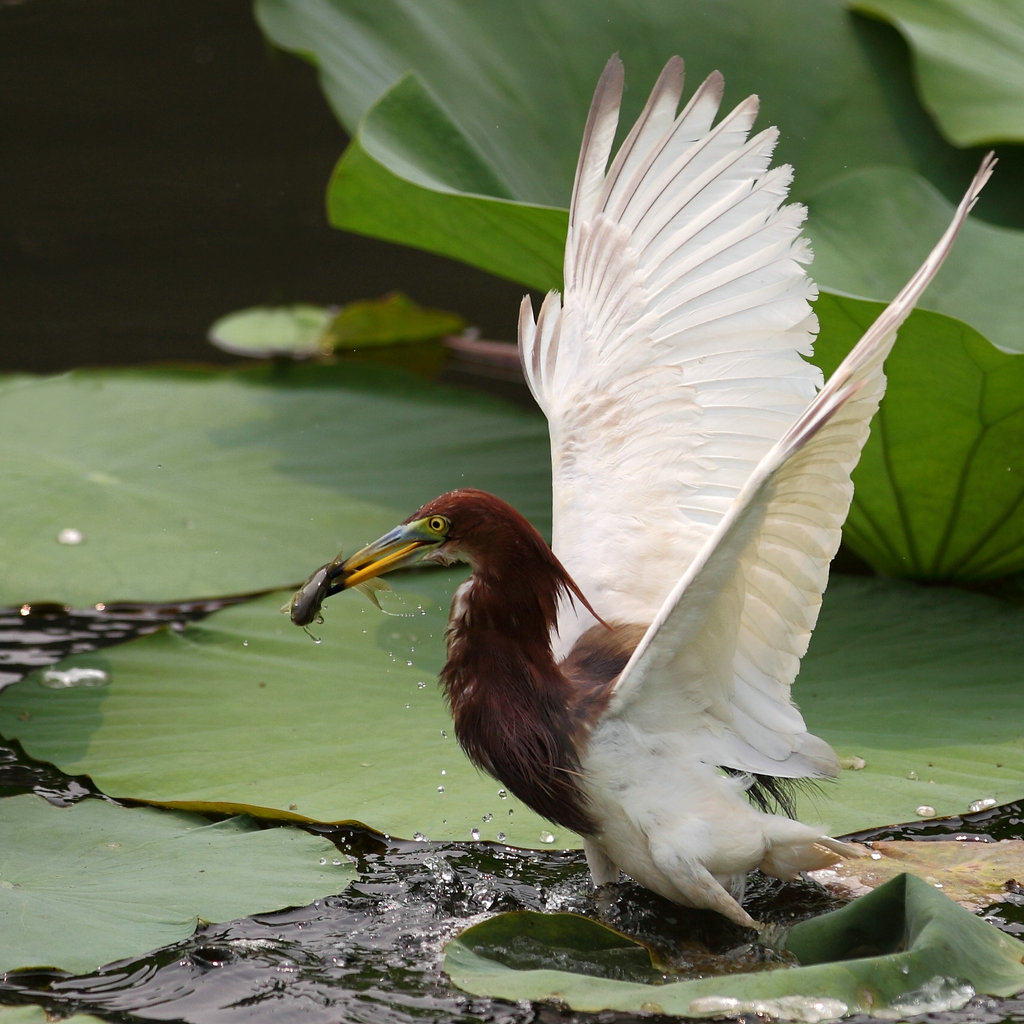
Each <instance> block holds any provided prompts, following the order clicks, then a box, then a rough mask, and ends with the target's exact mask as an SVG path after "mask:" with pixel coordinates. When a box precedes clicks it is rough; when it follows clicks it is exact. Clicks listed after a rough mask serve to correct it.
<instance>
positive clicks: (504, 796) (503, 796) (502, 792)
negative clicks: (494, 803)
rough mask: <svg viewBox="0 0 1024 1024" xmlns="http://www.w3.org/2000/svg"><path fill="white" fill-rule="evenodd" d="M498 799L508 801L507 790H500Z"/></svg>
mask: <svg viewBox="0 0 1024 1024" xmlns="http://www.w3.org/2000/svg"><path fill="white" fill-rule="evenodd" d="M498 799H499V800H507V799H508V793H506V792H505V790H503V789H499V790H498Z"/></svg>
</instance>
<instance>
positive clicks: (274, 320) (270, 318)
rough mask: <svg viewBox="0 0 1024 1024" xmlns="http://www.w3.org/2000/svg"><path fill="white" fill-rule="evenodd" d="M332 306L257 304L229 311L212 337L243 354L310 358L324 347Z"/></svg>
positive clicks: (214, 327)
mask: <svg viewBox="0 0 1024 1024" xmlns="http://www.w3.org/2000/svg"><path fill="white" fill-rule="evenodd" d="M330 319H331V310H329V309H325V308H324V307H323V306H310V305H296V306H254V307H253V308H251V309H240V310H238V311H237V312H235V313H228V314H227V316H222V317H221V318H220V319H219V320H217V321H216V322H215V323H214V324H213V325H212V326H211V327H210V330H209V339H210V341H211V342H212V343H213V344H214V345H216V346H217V348H220V349H223V350H224V351H225V352H232V353H234V354H235V355H240V356H254V357H256V358H258V359H265V358H267V357H269V356H291V357H292V358H293V359H308V358H309V357H310V356H315V355H317V354H318V353H319V352H320V351H321V350H322V347H323V345H322V340H321V338H322V335H323V332H324V328H325V327H326V326H327V324H328V322H329V321H330Z"/></svg>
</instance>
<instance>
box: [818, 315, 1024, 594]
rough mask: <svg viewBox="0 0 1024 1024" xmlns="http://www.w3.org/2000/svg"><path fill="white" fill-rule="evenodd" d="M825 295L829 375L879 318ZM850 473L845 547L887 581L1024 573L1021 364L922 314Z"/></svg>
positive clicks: (944, 320) (955, 324)
mask: <svg viewBox="0 0 1024 1024" xmlns="http://www.w3.org/2000/svg"><path fill="white" fill-rule="evenodd" d="M882 308H883V307H882V306H881V305H880V304H878V303H869V302H861V301H859V300H856V299H850V298H845V297H842V296H837V295H823V296H821V298H820V299H819V301H818V304H817V309H818V311H819V314H820V315H821V318H822V322H823V323H825V322H826V321H827V323H828V330H827V331H826V330H824V329H823V330H822V334H821V336H820V337H819V339H818V341H817V342H816V345H815V361H816V362H817V363H818V364H819V365H820V366H822V367H823V368H824V369H825V372H826V373H831V372H832V370H833V369H834V368H835V367H836V366H837V365H838V363H839V361H840V360H841V359H842V357H843V356H844V355H845V354H846V352H847V351H849V349H850V348H851V347H852V346H853V344H854V343H855V342H856V341H857V339H858V338H859V337H860V336H861V334H862V333H863V331H864V330H865V329H866V328H867V327H868V326H869V325H870V324H871V323H872V321H873V320H874V318H875V317H876V316H877V315H878V314H879V313H880V312H881V310H882ZM886 374H887V376H888V378H889V383H888V391H887V394H886V398H885V401H884V402H883V403H882V405H881V407H880V409H879V411H878V414H877V415H876V416H875V419H874V420H873V422H872V425H871V436H870V438H869V440H868V443H867V445H866V446H865V448H864V453H863V455H862V457H861V460H860V463H859V464H858V466H857V468H856V470H855V471H854V474H853V480H854V486H855V490H854V499H853V505H852V507H851V510H850V515H849V518H848V519H847V521H846V525H845V527H844V529H843V540H844V542H845V543H846V544H847V545H848V546H849V547H850V548H852V549H853V550H854V551H856V552H857V553H858V554H859V555H860V556H861V557H862V558H864V559H866V560H867V561H868V562H870V563H871V565H872V566H873V567H874V568H875V569H876V570H878V571H879V572H882V573H886V574H889V575H894V576H911V577H914V578H916V579H924V580H961V581H973V580H985V579H994V578H997V577H1000V576H1007V575H1010V574H1012V573H1016V572H1020V571H1021V569H1024V465H1022V463H1021V461H1020V453H1021V452H1024V355H1021V354H1010V353H1007V352H1002V351H1000V350H999V349H997V348H995V346H993V345H992V344H990V343H989V342H988V341H986V340H985V339H984V338H983V337H982V336H981V335H980V334H978V333H977V332H976V331H974V330H973V329H972V328H971V327H969V326H968V325H967V324H964V323H961V322H960V321H958V320H953V319H950V318H948V317H944V316H941V315H940V314H938V313H929V312H925V311H921V310H918V311H917V312H915V313H914V315H913V316H911V318H910V319H909V320H908V321H907V323H906V324H905V325H904V326H903V327H902V328H901V329H900V336H899V339H898V341H897V343H896V346H895V348H894V349H893V352H892V354H891V355H890V356H889V358H888V360H887V361H886Z"/></svg>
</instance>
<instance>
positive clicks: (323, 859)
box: [320, 857, 327, 867]
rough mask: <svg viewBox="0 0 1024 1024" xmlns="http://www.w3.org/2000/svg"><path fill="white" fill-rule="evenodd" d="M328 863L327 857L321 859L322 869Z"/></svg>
mask: <svg viewBox="0 0 1024 1024" xmlns="http://www.w3.org/2000/svg"><path fill="white" fill-rule="evenodd" d="M326 863H327V858H326V857H321V858H320V865H321V867H322V866H323V865H324V864H326Z"/></svg>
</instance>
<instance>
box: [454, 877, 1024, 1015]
mask: <svg viewBox="0 0 1024 1024" xmlns="http://www.w3.org/2000/svg"><path fill="white" fill-rule="evenodd" d="M784 945H785V947H786V948H787V949H788V951H789V952H790V953H793V954H795V955H796V957H797V958H798V959H799V961H800V964H801V966H797V967H792V968H789V969H780V968H776V969H774V970H770V971H761V972H756V973H748V974H728V975H724V976H720V977H710V978H699V979H693V980H682V981H675V980H671V978H670V977H669V978H665V977H657V978H656V979H654V980H650V979H649V978H645V977H644V976H643V975H644V973H646V974H647V975H650V974H652V973H654V968H653V965H652V964H651V963H650V962H649V961H648V963H647V965H646V969H645V966H644V964H643V958H644V956H645V952H646V951H645V950H643V948H642V947H639V946H638V945H636V944H635V943H633V942H632V941H631V940H630V939H628V938H627V937H626V936H623V935H620V934H619V933H617V932H613V931H612V930H611V929H608V928H606V927H605V926H603V925H600V924H598V923H597V922H595V921H591V920H588V919H586V918H582V917H576V916H574V915H570V914H537V913H518V914H501V915H498V916H497V917H492V918H489V919H488V920H486V921H484V922H482V923H481V924H477V925H474V926H472V927H471V928H468V929H467V930H466V931H464V932H463V933H462V934H461V935H459V936H458V937H457V938H456V939H454V940H453V941H452V942H450V943H449V944H448V948H447V950H446V953H445V971H446V972H447V973H448V975H449V976H450V977H451V979H452V981H454V982H455V984H456V985H458V986H459V987H460V988H462V989H465V990H466V991H468V992H471V993H472V994H474V995H486V996H489V997H491V998H498V999H507V1000H511V1001H515V1000H523V999H528V1000H555V1001H557V1002H558V1003H559V1004H560V1005H565V1006H568V1007H569V1008H571V1009H573V1010H576V1011H584V1012H596V1011H601V1010H619V1011H624V1012H632V1013H659V1014H678V1015H680V1016H685V1017H705V1016H708V1017H710V1016H730V1017H731V1016H738V1015H746V1014H758V1015H766V1016H771V1017H772V1018H773V1019H781V1020H825V1019H834V1018H837V1017H840V1016H843V1015H845V1014H848V1013H863V1014H871V1015H876V1014H883V1013H884V1015H885V1016H887V1017H888V1016H891V1015H893V1014H897V1015H907V1016H910V1015H913V1014H915V1013H924V1012H928V1011H941V1010H944V1009H953V1008H958V1007H960V1006H962V1005H963V1004H964V1003H965V1002H966V1001H967V999H968V998H970V997H971V996H972V995H974V994H975V993H984V994H990V995H1004V996H1005V995H1012V994H1014V993H1016V992H1017V991H1019V990H1020V989H1021V988H1022V987H1024V965H1022V964H1021V956H1020V952H1021V950H1020V943H1019V942H1017V941H1016V940H1014V939H1012V938H1010V937H1009V936H1007V935H1004V934H1002V933H1001V932H1000V931H999V930H998V929H996V928H994V927H993V926H992V925H990V924H988V923H986V922H984V921H982V920H981V919H980V918H977V917H975V916H974V915H973V914H971V913H970V912H969V911H966V910H964V909H963V908H962V907H959V906H957V904H955V903H954V902H953V901H952V900H950V899H948V898H947V897H946V896H944V895H942V893H940V892H938V891H936V890H935V889H934V888H933V887H932V886H930V885H928V884H927V883H926V882H923V881H922V880H921V879H919V878H915V877H914V876H912V875H901V876H899V877H898V878H895V879H893V880H892V881H891V882H888V883H887V884H886V885H884V886H882V887H880V888H879V889H877V890H875V891H874V892H873V893H870V894H869V895H867V896H864V897H862V898H860V899H858V900H856V901H855V902H854V903H852V904H850V905H849V906H847V907H844V908H842V909H840V910H837V911H834V912H833V913H831V914H824V915H822V916H821V917H817V918H814V919H812V920H810V921H804V922H801V923H799V924H797V925H794V926H793V928H792V929H791V930H790V931H789V933H788V935H786V936H785V937H784ZM538 964H543V965H545V966H537V965H538ZM551 964H558V965H559V967H558V968H557V969H555V968H552V967H550V966H547V965H551ZM609 965H610V969H609ZM630 974H632V977H630V976H629V975H630ZM623 975H626V977H623Z"/></svg>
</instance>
